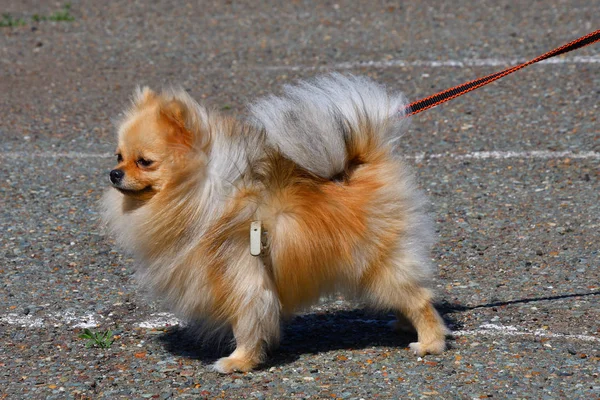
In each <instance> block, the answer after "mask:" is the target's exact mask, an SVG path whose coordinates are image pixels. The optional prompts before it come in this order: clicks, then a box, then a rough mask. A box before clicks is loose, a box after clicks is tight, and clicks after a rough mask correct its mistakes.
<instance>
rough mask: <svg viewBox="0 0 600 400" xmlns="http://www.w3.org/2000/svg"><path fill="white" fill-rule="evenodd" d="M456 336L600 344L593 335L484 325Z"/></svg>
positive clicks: (599, 339) (455, 334)
mask: <svg viewBox="0 0 600 400" xmlns="http://www.w3.org/2000/svg"><path fill="white" fill-rule="evenodd" d="M452 335H454V336H533V337H542V338H550V339H571V340H582V341H586V342H600V337H597V336H591V335H570V334H565V333H552V332H549V331H547V330H545V329H536V330H534V331H531V330H526V329H521V330H519V329H518V328H517V327H514V326H510V325H497V324H483V325H481V326H480V327H479V329H474V330H458V331H454V332H452Z"/></svg>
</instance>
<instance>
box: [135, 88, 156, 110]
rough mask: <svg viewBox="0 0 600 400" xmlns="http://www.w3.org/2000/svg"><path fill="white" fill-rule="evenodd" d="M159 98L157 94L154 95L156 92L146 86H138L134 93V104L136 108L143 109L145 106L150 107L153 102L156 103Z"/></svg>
mask: <svg viewBox="0 0 600 400" xmlns="http://www.w3.org/2000/svg"><path fill="white" fill-rule="evenodd" d="M157 98H158V96H157V94H156V93H154V91H153V90H152V89H150V88H149V87H148V86H144V87H139V86H138V87H137V88H136V89H135V92H134V93H133V104H134V105H135V106H136V107H143V106H145V105H148V104H149V103H151V102H152V101H156V99H157Z"/></svg>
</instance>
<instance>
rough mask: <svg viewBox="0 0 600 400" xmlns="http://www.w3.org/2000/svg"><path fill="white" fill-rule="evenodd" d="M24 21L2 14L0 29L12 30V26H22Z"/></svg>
mask: <svg viewBox="0 0 600 400" xmlns="http://www.w3.org/2000/svg"><path fill="white" fill-rule="evenodd" d="M23 25H25V21H24V20H23V19H21V18H13V17H12V15H10V14H6V13H5V14H2V19H0V28H9V27H10V28H12V27H13V26H23Z"/></svg>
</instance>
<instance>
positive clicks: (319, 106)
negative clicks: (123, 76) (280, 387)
mask: <svg viewBox="0 0 600 400" xmlns="http://www.w3.org/2000/svg"><path fill="white" fill-rule="evenodd" d="M404 105H405V102H404V99H403V97H402V96H399V95H394V96H392V95H388V94H387V93H386V91H385V90H384V89H383V88H382V87H381V86H379V85H377V84H376V83H374V82H372V81H370V80H368V79H366V78H361V77H352V76H350V77H345V76H342V75H337V74H334V75H328V76H325V77H321V78H317V79H315V80H313V81H310V82H304V83H300V84H299V85H297V86H290V87H286V88H285V91H284V94H283V95H282V96H280V97H275V96H272V97H269V98H267V99H264V100H262V101H259V102H258V103H256V104H254V105H253V106H252V107H251V117H250V118H248V119H247V120H245V121H238V120H236V119H232V118H230V117H225V116H223V115H220V114H219V113H218V112H215V111H211V110H209V109H207V108H205V107H203V106H202V105H199V104H198V103H196V102H195V101H194V100H193V99H192V98H191V97H190V96H189V95H188V94H187V93H185V92H184V91H181V90H170V91H165V92H163V93H160V94H157V93H155V92H153V91H151V90H150V89H148V88H144V89H142V90H138V92H137V93H136V94H135V97H134V101H133V105H132V106H131V108H130V109H129V110H128V111H127V112H126V115H125V117H124V119H123V120H122V121H121V123H120V127H119V132H118V148H117V161H118V165H117V166H116V167H115V169H114V170H112V171H111V172H110V180H111V182H112V185H113V188H111V189H110V190H109V191H108V193H107V194H106V195H105V197H104V202H103V204H104V215H105V219H106V221H107V223H108V225H109V227H110V229H111V231H112V232H113V233H114V234H115V235H116V237H117V240H118V242H119V243H120V244H121V245H123V246H124V247H126V248H127V249H128V250H130V251H132V252H133V254H134V255H135V256H136V257H137V259H138V261H139V270H138V278H139V281H140V282H141V283H142V284H143V285H144V286H146V287H147V288H149V289H151V291H152V292H153V293H154V294H156V295H157V296H159V297H160V298H162V299H164V300H166V301H167V303H168V304H169V305H170V307H171V308H172V309H173V310H174V311H175V312H176V313H178V314H179V315H180V316H181V317H183V318H188V319H198V318H202V319H205V320H208V321H212V322H213V323H214V325H213V326H215V327H216V326H230V327H231V328H232V329H233V333H234V337H235V341H236V349H235V351H234V352H233V353H232V354H231V355H230V356H229V357H224V358H221V359H220V360H218V361H217V362H216V364H215V365H214V367H215V369H216V370H218V371H220V372H223V373H229V372H232V371H234V370H238V371H248V370H250V369H252V368H254V367H255V366H257V365H258V364H259V363H260V362H261V361H262V360H263V359H264V354H265V350H266V349H267V348H268V347H270V346H273V345H276V344H277V342H278V340H279V335H280V319H281V317H283V316H286V315H290V314H291V313H293V312H294V311H296V310H298V309H299V308H301V307H304V306H307V305H310V304H311V303H314V302H316V301H318V300H319V298H320V297H321V296H324V295H327V294H330V293H332V292H338V291H341V292H343V293H345V294H346V295H349V296H354V297H357V298H359V299H362V300H364V301H365V302H366V303H367V304H369V305H371V306H374V307H376V308H379V309H386V310H393V311H395V312H396V314H397V316H398V319H399V321H400V322H401V323H405V322H408V323H410V324H412V325H413V326H414V327H415V328H416V330H417V333H418V342H416V343H411V345H410V347H411V349H412V350H413V351H414V352H415V353H416V354H418V355H423V354H426V353H440V352H442V351H443V350H444V348H445V335H446V333H447V330H446V327H445V326H444V323H443V322H442V319H441V318H440V316H439V315H438V313H437V312H436V310H435V309H434V308H433V306H432V304H431V301H432V293H431V291H430V290H429V289H428V287H427V285H428V281H429V278H430V275H431V268H430V259H429V250H430V246H431V243H432V238H433V234H432V228H431V223H430V221H429V219H428V218H427V216H426V213H425V209H426V201H425V199H424V198H423V196H422V195H421V193H420V192H419V191H418V190H417V188H416V187H415V184H414V183H413V181H412V179H411V176H410V174H409V173H408V172H407V169H406V167H405V166H404V165H403V164H402V162H401V161H400V160H399V158H398V156H396V155H395V154H394V152H393V141H394V140H396V139H398V138H399V136H400V133H401V125H402V123H403V121H404V119H402V118H400V117H401V116H400V115H399V114H398V112H399V111H398V110H402V109H403V107H404ZM253 221H260V224H261V226H262V228H263V229H264V231H265V232H266V234H265V235H264V237H263V239H264V240H266V243H265V249H264V250H263V253H262V254H261V255H260V256H253V255H251V254H250V245H251V239H250V226H251V223H252V222H253ZM255 245H256V243H254V244H253V246H255Z"/></svg>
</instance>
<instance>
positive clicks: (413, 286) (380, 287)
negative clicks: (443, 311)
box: [364, 269, 448, 356]
mask: <svg viewBox="0 0 600 400" xmlns="http://www.w3.org/2000/svg"><path fill="white" fill-rule="evenodd" d="M386 272H387V273H386ZM369 278H370V279H368V281H367V282H364V283H365V284H366V287H365V288H366V290H367V292H366V295H367V298H368V299H369V300H371V301H372V302H373V303H374V304H375V305H376V306H378V307H381V308H387V309H389V308H391V309H393V310H395V312H396V314H397V315H401V316H404V317H405V319H406V320H408V321H409V322H410V323H411V324H412V326H414V328H415V329H416V331H417V336H418V339H419V341H418V342H414V343H411V344H410V349H411V350H412V351H413V352H414V353H415V354H417V355H419V356H422V355H425V354H428V353H429V354H439V353H441V352H442V351H444V349H445V348H446V340H445V339H446V335H447V334H448V329H447V328H446V326H445V325H444V321H443V320H442V318H441V317H440V315H439V314H438V312H437V311H436V310H435V308H434V307H433V305H432V304H431V300H432V294H431V291H430V290H429V289H427V288H425V287H422V286H420V285H419V284H417V283H408V282H401V281H400V279H398V278H397V277H396V276H395V275H394V274H393V273H391V272H390V271H385V270H383V269H381V270H379V271H378V273H376V274H372V275H371V276H370V277H369ZM403 319H404V318H403ZM398 322H399V323H402V322H404V321H402V320H399V321H398Z"/></svg>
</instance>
